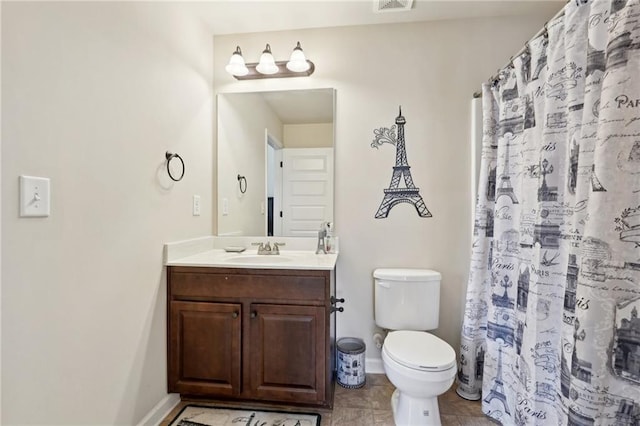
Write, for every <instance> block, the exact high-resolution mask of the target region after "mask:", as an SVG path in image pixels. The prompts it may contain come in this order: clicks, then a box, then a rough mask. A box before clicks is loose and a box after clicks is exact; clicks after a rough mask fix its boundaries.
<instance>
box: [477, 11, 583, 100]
mask: <svg viewBox="0 0 640 426" xmlns="http://www.w3.org/2000/svg"><path fill="white" fill-rule="evenodd" d="M570 1H571V0H567V4H569V2H570ZM575 1H576V3H585V2H584V0H575ZM566 6H567V5H566V4H565V5H564V6H562V9H560V10H559V11H558V12H557V13H556V14H555V15H553V17H552V18H551V19H549V20H548V21H547V22H545V23H544V26H543V27H542V28H540V29H539V30H538V32H537V33H535V34H534V35H533V37H531V38H530V39H529V41H532V40H535V39H537V38H538V37H540V36H541V35H543V34H546V33H547V25H548V24H549V22H551V21H555V20H556V19H558V18H560V17H561V16H562V15H563V14H564V9H565V7H566ZM529 41H528V42H526V43H525V44H524V46H522V47H521V48H520V50H518V51H517V52H516V53H515V55H513V56H511V58H510V59H509V62H508V63H507V64H506V65H505V66H503V67H502V68H499V69H498V73H499V72H500V70H503V69H505V68H507V67H509V66H511V65H512V64H513V59H514V58H517V57H518V56H520V55H522V54H523V53H524V52H525V51H526V50H527V49H528V48H529ZM495 79H496V76H491V78H490V79H489V80H495ZM473 97H474V98H481V97H482V90H478V91H476V92H473Z"/></svg>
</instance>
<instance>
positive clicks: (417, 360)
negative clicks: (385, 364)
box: [383, 330, 456, 372]
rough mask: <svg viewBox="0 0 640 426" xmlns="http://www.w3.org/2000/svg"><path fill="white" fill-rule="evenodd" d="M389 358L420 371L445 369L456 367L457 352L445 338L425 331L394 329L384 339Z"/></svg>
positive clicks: (384, 348)
mask: <svg viewBox="0 0 640 426" xmlns="http://www.w3.org/2000/svg"><path fill="white" fill-rule="evenodd" d="M383 350H385V352H386V353H387V355H389V358H391V359H392V360H394V361H395V362H397V363H398V364H401V365H403V366H405V367H407V368H411V369H414V370H419V371H430V372H436V371H445V370H448V369H450V368H452V367H453V368H455V367H456V353H455V351H454V350H453V348H452V347H451V346H450V345H449V344H448V343H447V342H445V341H444V340H442V339H440V338H438V337H436V336H434V335H433V334H429V333H427V332H424V331H410V330H398V331H392V332H390V333H389V334H388V335H387V338H386V339H385V341H384V346H383Z"/></svg>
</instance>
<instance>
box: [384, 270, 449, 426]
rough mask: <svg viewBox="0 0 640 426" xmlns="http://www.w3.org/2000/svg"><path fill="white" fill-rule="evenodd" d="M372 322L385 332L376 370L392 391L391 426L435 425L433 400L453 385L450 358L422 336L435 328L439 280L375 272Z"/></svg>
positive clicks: (415, 273) (439, 343) (431, 274)
mask: <svg viewBox="0 0 640 426" xmlns="http://www.w3.org/2000/svg"><path fill="white" fill-rule="evenodd" d="M373 277H374V282H375V284H374V285H375V321H376V324H377V325H378V326H379V327H381V328H383V329H385V330H388V331H389V332H388V334H387V337H386V338H385V340H384V343H383V345H382V365H383V367H384V371H385V374H386V375H387V378H388V379H389V381H390V382H391V383H392V384H393V385H394V386H395V387H396V390H395V391H394V393H393V395H392V397H391V407H392V409H393V419H394V422H395V424H396V426H422V425H440V424H441V422H440V410H439V408H438V395H442V394H443V393H445V392H446V391H447V390H448V389H449V388H450V387H451V385H452V384H453V381H454V378H455V376H456V373H457V366H456V354H455V351H454V350H453V348H452V347H451V346H450V345H449V344H448V343H446V342H445V341H444V340H442V339H440V338H438V337H436V336H434V335H433V334H430V333H427V332H426V330H434V329H436V328H437V327H438V321H439V313H440V311H439V307H440V280H441V275H440V273H439V272H437V271H432V270H429V269H376V270H375V271H374V272H373Z"/></svg>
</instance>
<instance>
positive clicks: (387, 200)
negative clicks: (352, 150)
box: [371, 107, 432, 219]
mask: <svg viewBox="0 0 640 426" xmlns="http://www.w3.org/2000/svg"><path fill="white" fill-rule="evenodd" d="M406 122H407V121H406V120H405V118H404V117H403V116H402V107H400V108H399V114H398V117H396V124H395V125H393V126H391V128H387V127H381V128H379V129H375V130H374V131H373V133H374V135H375V137H374V139H373V142H371V147H372V148H376V149H378V147H380V146H381V145H382V144H383V143H388V144H391V145H395V147H396V165H395V166H393V174H392V175H391V183H390V184H389V188H386V189H385V190H384V197H383V199H382V203H380V207H378V211H377V212H376V216H375V217H376V219H384V218H386V217H387V216H389V211H390V210H391V209H392V208H393V207H394V206H395V205H397V204H400V203H409V204H413V206H414V207H415V208H416V210H417V211H418V216H420V217H432V216H431V213H430V212H429V209H427V206H426V205H425V204H424V200H423V199H422V196H421V195H420V189H419V188H416V187H415V185H414V184H413V178H412V177H411V171H410V170H409V169H411V166H409V162H408V161H407V151H406V148H405V141H404V125H405V123H406ZM396 126H397V131H398V135H397V136H396ZM401 181H404V186H400V182H401Z"/></svg>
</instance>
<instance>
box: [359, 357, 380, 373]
mask: <svg viewBox="0 0 640 426" xmlns="http://www.w3.org/2000/svg"><path fill="white" fill-rule="evenodd" d="M364 371H365V373H368V374H384V367H383V366H382V359H381V358H366V359H365V360H364Z"/></svg>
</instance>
